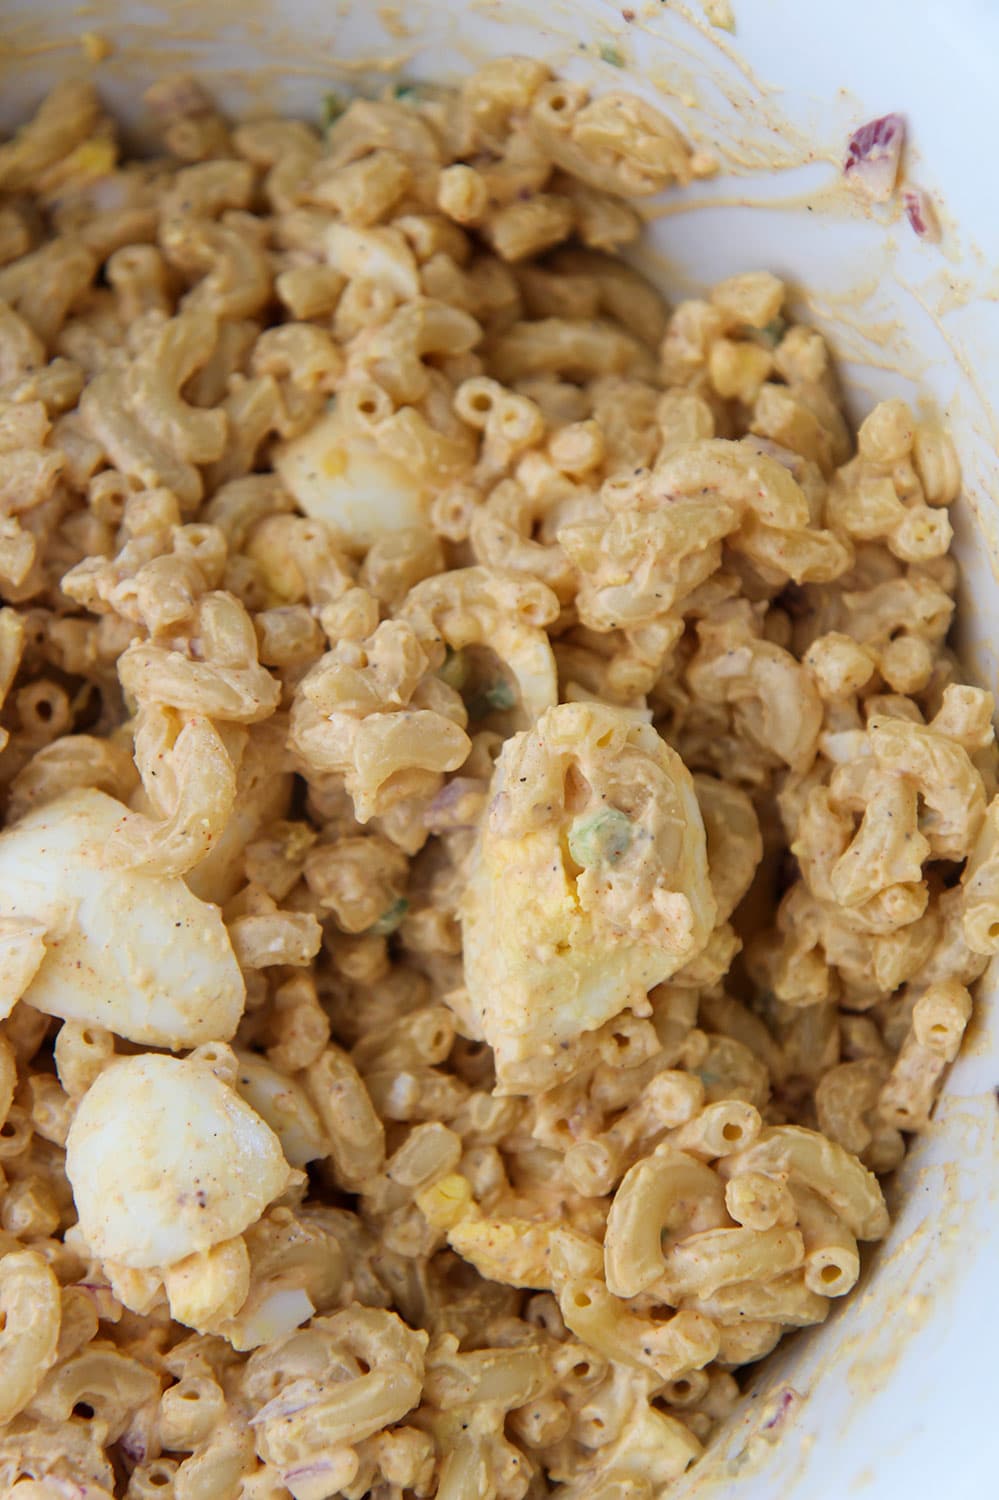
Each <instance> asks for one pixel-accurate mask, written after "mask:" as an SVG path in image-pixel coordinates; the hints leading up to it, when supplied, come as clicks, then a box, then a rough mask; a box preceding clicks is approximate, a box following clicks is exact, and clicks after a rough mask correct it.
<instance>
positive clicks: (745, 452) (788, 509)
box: [652, 438, 810, 531]
mask: <svg viewBox="0 0 999 1500" xmlns="http://www.w3.org/2000/svg"><path fill="white" fill-rule="evenodd" d="M652 483H653V485H654V488H655V490H656V492H657V493H659V494H661V495H668V496H673V497H680V496H684V497H689V498H693V497H695V496H697V495H702V494H704V493H705V492H706V491H708V492H711V493H713V494H716V495H719V496H720V497H721V498H722V499H723V500H725V501H727V503H728V504H729V505H732V506H734V507H735V508H736V510H737V511H738V512H739V513H740V514H742V513H743V512H744V511H751V512H752V514H753V515H754V516H755V517H756V518H757V519H758V520H760V521H762V522H763V523H764V524H765V525H768V526H776V527H779V528H780V529H781V530H794V531H798V530H802V529H803V528H804V527H806V526H807V525H808V523H809V519H810V516H809V510H808V501H807V500H806V499H805V496H804V494H803V492H802V490H801V486H800V485H799V484H798V482H797V480H796V479H795V478H794V477H793V475H792V474H791V473H790V472H789V471H788V470H787V469H786V468H785V467H784V465H783V464H782V463H779V462H778V461H777V459H775V458H771V457H770V456H769V455H768V454H765V453H754V452H753V450H752V449H751V448H748V447H746V445H745V444H743V443H735V442H732V441H731V440H730V439H728V438H704V439H702V440H701V441H700V442H696V443H689V444H687V445H686V446H685V447H683V448H677V449H674V451H673V452H672V453H669V454H667V456H666V457H665V459H663V460H662V462H660V463H658V464H657V465H656V467H655V468H654V469H653V471H652Z"/></svg>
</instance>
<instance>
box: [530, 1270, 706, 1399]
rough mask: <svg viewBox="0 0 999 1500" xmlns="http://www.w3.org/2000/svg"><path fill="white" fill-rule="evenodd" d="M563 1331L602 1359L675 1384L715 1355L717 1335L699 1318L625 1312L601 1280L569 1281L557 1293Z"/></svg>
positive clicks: (687, 1313)
mask: <svg viewBox="0 0 999 1500" xmlns="http://www.w3.org/2000/svg"><path fill="white" fill-rule="evenodd" d="M558 1305H559V1310H560V1311H561V1313H562V1318H563V1321H564V1322H565V1326H566V1327H567V1328H568V1329H569V1330H570V1332H572V1333H574V1334H575V1335H576V1337H577V1338H579V1339H581V1340H582V1341H583V1343H584V1344H586V1345H587V1347H588V1348H591V1349H596V1351H597V1352H598V1354H603V1355H604V1356H605V1357H606V1358H607V1359H612V1360H615V1361H616V1362H617V1363H619V1364H625V1365H634V1366H636V1367H637V1368H638V1369H648V1370H653V1371H654V1372H655V1374H656V1375H657V1377H658V1378H659V1379H660V1380H676V1379H678V1377H679V1376H681V1375H686V1374H687V1373H688V1371H690V1370H700V1369H702V1368H703V1367H704V1365H706V1364H709V1363H710V1361H711V1360H713V1359H714V1358H715V1356H716V1354H717V1353H718V1330H717V1328H716V1327H715V1325H714V1324H713V1323H712V1322H711V1321H710V1319H708V1318H705V1317H704V1316H703V1315H702V1314H701V1313H693V1312H679V1313H676V1314H675V1315H674V1316H673V1317H672V1318H671V1319H670V1320H669V1322H666V1323H657V1322H653V1321H652V1319H651V1318H642V1317H639V1316H638V1315H637V1314H636V1313H632V1312H628V1311H626V1310H625V1309H624V1308H623V1307H622V1306H621V1304H620V1302H619V1301H618V1299H617V1298H616V1297H614V1296H612V1294H611V1293H610V1292H609V1291H608V1289H607V1287H606V1286H604V1284H603V1282H602V1281H596V1280H589V1281H569V1282H567V1283H566V1285H565V1286H563V1287H561V1288H560V1289H559V1298H558Z"/></svg>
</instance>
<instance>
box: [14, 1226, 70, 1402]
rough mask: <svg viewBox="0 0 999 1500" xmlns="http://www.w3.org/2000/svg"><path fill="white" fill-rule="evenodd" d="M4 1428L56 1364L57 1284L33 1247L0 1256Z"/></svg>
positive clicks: (58, 1314) (59, 1314) (58, 1309)
mask: <svg viewBox="0 0 999 1500" xmlns="http://www.w3.org/2000/svg"><path fill="white" fill-rule="evenodd" d="M0 1313H2V1314H3V1316H2V1318H0V1426H2V1425H3V1424H4V1423H5V1422H9V1421H11V1420H12V1418H14V1417H16V1416H17V1414H18V1412H19V1411H23V1410H24V1408H25V1407H26V1406H27V1405H28V1402H29V1401H30V1400H31V1398H32V1397H33V1396H34V1394H35V1392H36V1391H37V1389H38V1387H39V1386H40V1385H41V1383H42V1381H43V1380H44V1378H45V1374H46V1371H47V1370H48V1369H49V1367H50V1366H51V1365H52V1364H53V1363H54V1361H55V1357H56V1346H57V1344H58V1342H59V1325H60V1318H61V1312H60V1301H59V1283H58V1282H57V1281H56V1279H55V1277H54V1276H53V1274H52V1272H51V1270H50V1269H49V1267H48V1266H47V1265H46V1263H45V1261H44V1260H43V1259H42V1257H41V1256H40V1255H38V1254H37V1253H36V1252H35V1251H34V1250H12V1251H10V1252H8V1254H6V1255H0Z"/></svg>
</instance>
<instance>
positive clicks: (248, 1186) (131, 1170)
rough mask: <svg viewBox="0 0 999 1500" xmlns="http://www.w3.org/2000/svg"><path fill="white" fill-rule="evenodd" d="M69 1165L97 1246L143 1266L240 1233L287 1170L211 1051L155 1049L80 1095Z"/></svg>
mask: <svg viewBox="0 0 999 1500" xmlns="http://www.w3.org/2000/svg"><path fill="white" fill-rule="evenodd" d="M66 1174H67V1176H68V1177H69V1181H70V1184H71V1186H72V1189H73V1197H74V1199H75V1201H76V1210H77V1213H78V1214H79V1216H80V1230H81V1233H82V1235H83V1238H84V1239H85V1240H86V1242H87V1244H88V1245H89V1247H90V1248H91V1250H93V1251H94V1253H95V1254H96V1255H98V1256H100V1257H101V1258H102V1259H106V1260H110V1261H115V1262H117V1263H118V1264H119V1265H124V1266H128V1267H130V1268H132V1269H136V1270H145V1269H148V1268H150V1267H153V1266H156V1267H160V1266H169V1265H173V1264H174V1263H176V1262H177V1261H179V1260H183V1259H184V1258H185V1256H188V1255H193V1254H194V1253H195V1252H196V1251H201V1250H208V1249H210V1248H211V1247H212V1246H213V1245H217V1244H219V1243H220V1242H221V1241H222V1240H229V1239H232V1238H233V1237H234V1236H235V1235H237V1234H241V1233H242V1231H243V1230H244V1229H246V1228H247V1226H248V1225H250V1224H252V1223H254V1222H255V1221H256V1220H257V1219H259V1217H260V1215H261V1214H262V1213H263V1211H264V1209H265V1208H266V1207H267V1205H268V1203H270V1202H272V1201H273V1199H275V1198H277V1197H278V1196H279V1195H280V1194H281V1193H283V1192H284V1190H285V1188H286V1187H288V1185H289V1183H290V1182H291V1180H292V1172H291V1168H290V1167H289V1165H288V1163H287V1161H286V1160H285V1158H284V1154H283V1153H282V1150H281V1143H280V1141H279V1140H278V1138H277V1136H276V1135H275V1134H274V1132H273V1130H271V1128H270V1126H269V1125H267V1124H266V1123H265V1122H264V1121H263V1120H262V1119H261V1118H260V1116H259V1115H257V1114H256V1113H255V1112H254V1111H253V1110H252V1109H251V1108H250V1106H249V1105H248V1104H245V1103H244V1102H243V1100H242V1099H241V1098H240V1097H239V1095H238V1094H237V1093H236V1091H235V1090H234V1089H232V1088H230V1087H229V1086H228V1084H226V1083H224V1082H223V1081H222V1080H221V1079H220V1078H218V1077H216V1075H215V1073H214V1072H213V1071H212V1068H211V1066H210V1064H209V1063H208V1062H207V1061H203V1060H201V1059H199V1058H197V1057H189V1058H184V1059H180V1058H176V1057H163V1056H157V1055H155V1054H146V1055H144V1056H142V1057H128V1058H123V1059H122V1060H121V1061H120V1062H116V1063H113V1064H112V1065H111V1067H109V1068H107V1069H105V1071H104V1072H103V1073H101V1074H100V1075H99V1077H98V1078H97V1081H96V1082H95V1083H94V1084H93V1085H92V1087H91V1088H90V1089H89V1090H88V1092H87V1093H86V1094H85V1095H84V1097H83V1100H82V1102H81V1104H80V1107H79V1109H78V1110H77V1112H76V1116H75V1118H74V1120H73V1123H72V1125H71V1127H70V1131H69V1137H68V1139H67V1142H66Z"/></svg>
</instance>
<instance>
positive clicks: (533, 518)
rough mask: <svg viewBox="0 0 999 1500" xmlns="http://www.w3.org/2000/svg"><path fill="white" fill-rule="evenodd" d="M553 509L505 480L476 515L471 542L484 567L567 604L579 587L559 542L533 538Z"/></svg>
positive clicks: (570, 564)
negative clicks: (542, 588)
mask: <svg viewBox="0 0 999 1500" xmlns="http://www.w3.org/2000/svg"><path fill="white" fill-rule="evenodd" d="M549 509H550V501H549V500H548V498H547V497H546V496H540V495H539V496H531V495H529V494H528V492H527V491H526V490H525V489H524V487H523V486H522V485H520V484H518V483H516V481H514V480H504V481H503V482H502V483H500V484H498V485H496V487H495V488H494V489H493V490H492V492H491V493H490V495H489V496H488V498H487V500H486V503H485V504H484V505H483V506H480V507H479V508H478V509H477V510H475V511H474V512H473V514H472V524H471V530H470V532H469V538H470V540H471V543H472V548H473V551H474V553H475V556H476V558H477V559H478V560H479V561H480V562H482V563H484V564H486V565H487V566H490V567H496V568H499V567H503V568H507V569H510V570H511V571H513V572H515V573H518V574H521V575H522V576H524V577H526V578H537V579H538V580H539V581H540V582H541V583H543V584H545V585H546V587H548V588H550V589H551V590H552V593H553V594H555V596H556V598H558V599H560V600H562V601H563V602H565V603H567V602H568V601H569V600H570V599H571V598H572V595H573V592H574V589H575V586H576V572H575V568H574V566H573V564H572V563H571V562H570V560H569V558H568V557H567V556H566V554H565V552H564V550H563V548H562V546H561V544H560V543H559V542H547V543H545V542H539V541H536V540H535V539H534V536H533V532H534V528H535V527H536V525H537V523H538V522H539V521H541V520H542V519H543V518H544V516H545V515H546V514H547V512H548V510H549Z"/></svg>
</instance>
